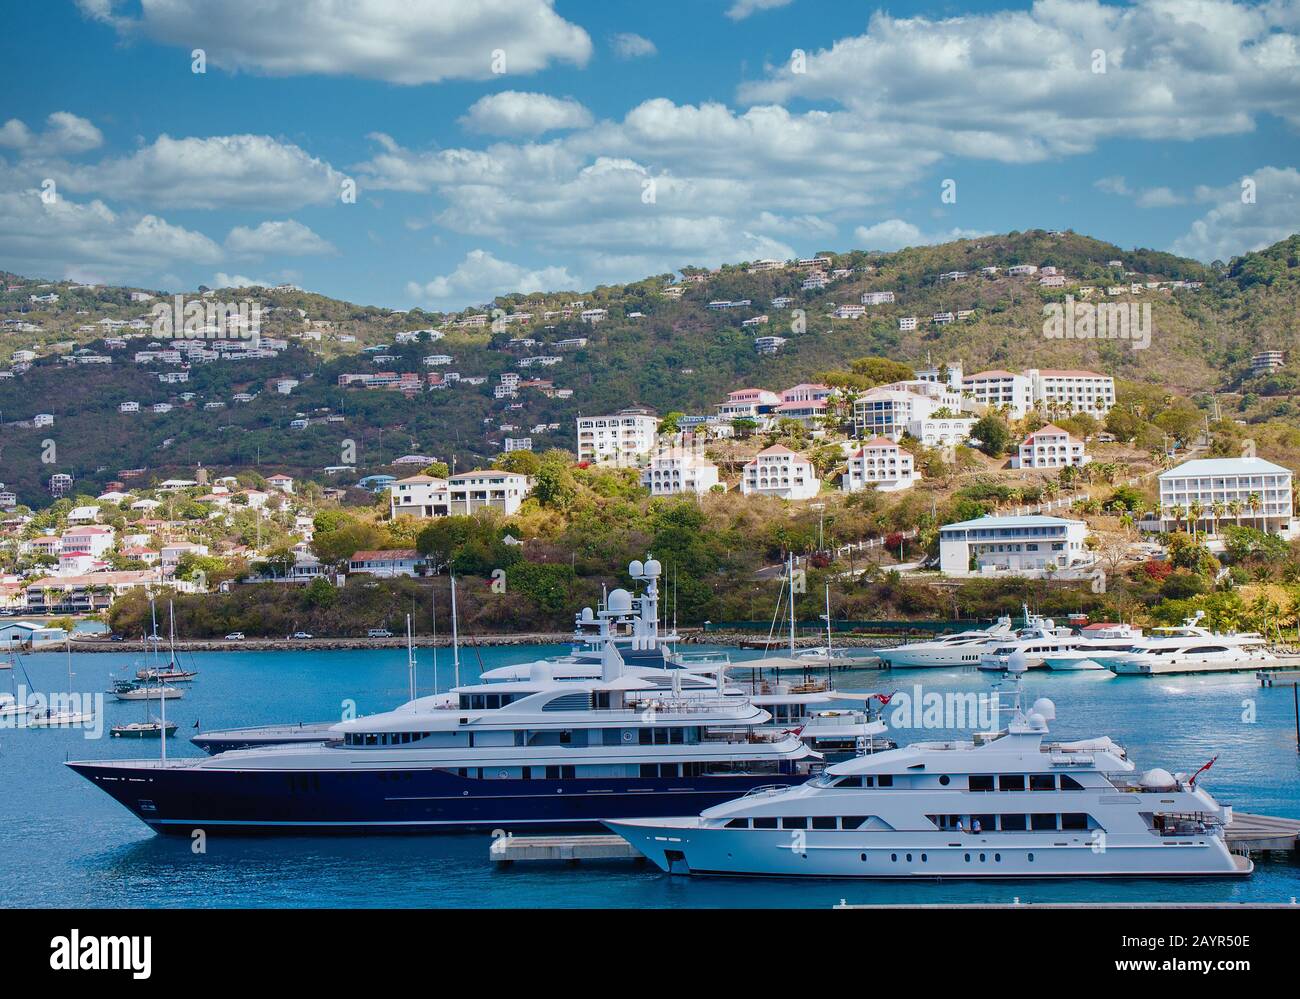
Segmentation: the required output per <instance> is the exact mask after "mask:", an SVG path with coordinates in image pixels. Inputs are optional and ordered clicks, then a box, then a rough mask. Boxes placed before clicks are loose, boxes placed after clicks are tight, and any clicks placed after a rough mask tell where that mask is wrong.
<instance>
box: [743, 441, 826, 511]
mask: <svg viewBox="0 0 1300 999" xmlns="http://www.w3.org/2000/svg"><path fill="white" fill-rule="evenodd" d="M821 487H822V484H821V480H820V479H818V478H817V472H816V470H815V469H814V468H813V466H812V462H810V461H809V460H808V459H807V458H805V457H804V456H803V455H802V454H798V453H797V452H795V451H791V450H790V449H789V448H788V447H783V446H782V445H780V444H774V445H772V446H771V447H770V448H767V450H765V451H760V452H758V454H757V455H755V456H754V460H753V461H751V462H750V463H749V464H747V465H746V466H745V469H744V472H743V474H742V475H741V479H740V491H741V493H742V494H744V495H745V496H774V497H776V498H777V499H787V500H803V499H811V498H812V497H814V496H816V495H817V494H818V493H819V492H820V491H821Z"/></svg>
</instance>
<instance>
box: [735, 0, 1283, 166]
mask: <svg viewBox="0 0 1300 999" xmlns="http://www.w3.org/2000/svg"><path fill="white" fill-rule="evenodd" d="M1296 28H1297V19H1296V17H1295V13H1294V8H1293V7H1290V6H1289V5H1286V4H1264V5H1246V4H1243V3H1233V2H1231V0H1197V2H1195V3H1184V2H1181V0H1139V2H1136V3H1134V4H1132V5H1131V6H1130V5H1126V6H1110V5H1106V4H1102V3H1098V2H1096V0H1038V2H1037V3H1035V4H1034V5H1033V6H1032V7H1031V8H1030V9H1028V10H1011V11H999V12H991V13H987V14H970V15H963V16H961V17H952V18H946V19H942V20H934V19H929V18H925V17H913V18H895V17H891V16H889V15H888V14H883V13H877V14H875V15H873V16H872V18H871V20H870V23H869V25H868V29H867V31H866V33H865V34H862V35H858V36H854V37H851V38H845V39H842V40H840V41H837V42H835V43H834V45H832V46H831V47H830V48H829V49H824V50H820V51H816V52H809V53H808V55H807V59H806V63H805V64H804V65H803V66H795V65H794V64H786V65H782V66H776V67H769V68H768V71H767V76H766V78H765V79H762V80H758V81H753V82H750V83H748V84H746V85H744V86H742V88H741V90H740V95H741V99H742V100H743V101H746V102H751V103H765V102H776V103H787V102H789V101H792V100H796V99H804V100H808V101H813V102H819V103H825V102H829V103H831V104H834V105H838V106H840V107H842V108H845V109H847V110H850V111H852V112H853V114H854V115H855V116H856V117H857V118H858V119H859V121H860V122H861V123H862V124H861V126H860V127H867V128H875V127H879V126H881V125H889V124H895V125H910V126H912V128H911V131H912V134H914V135H918V137H919V138H922V139H923V140H927V145H926V148H933V149H938V150H939V151H941V152H943V153H945V154H955V155H961V156H973V157H978V158H985V159H998V160H1003V161H1007V162H1032V161H1039V160H1043V159H1046V158H1049V157H1053V156H1061V155H1069V154H1075V153H1079V152H1085V151H1088V150H1091V149H1093V148H1094V147H1095V145H1096V143H1097V142H1098V141H1100V140H1102V139H1105V138H1108V137H1115V136H1119V137H1124V138H1127V139H1135V138H1141V139H1192V138H1197V139H1199V138H1203V137H1206V136H1213V135H1230V134H1238V133H1242V132H1247V131H1249V130H1251V129H1252V128H1253V127H1254V122H1255V119H1256V118H1257V117H1258V116H1259V115H1262V114H1275V115H1279V116H1281V117H1284V118H1285V119H1287V120H1288V121H1289V122H1291V123H1292V124H1300V99H1298V98H1300V79H1298V77H1297V72H1296V65H1297V56H1296V53H1297V47H1298V41H1297V34H1296ZM1098 49H1100V50H1102V51H1103V52H1104V53H1105V55H1106V62H1105V66H1104V69H1105V72H1095V71H1094V61H1093V55H1092V53H1093V52H1094V50H1098ZM918 129H919V130H924V129H938V130H940V131H938V132H936V133H935V134H933V135H930V136H928V137H927V136H925V135H924V133H923V132H918V131H917V130H918ZM930 143H933V144H930ZM905 148H906V147H905Z"/></svg>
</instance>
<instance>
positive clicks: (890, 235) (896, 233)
mask: <svg viewBox="0 0 1300 999" xmlns="http://www.w3.org/2000/svg"><path fill="white" fill-rule="evenodd" d="M987 235H988V233H987V232H984V231H981V230H979V229H960V228H953V229H949V230H948V231H947V232H932V233H924V232H922V231H921V229H920V227H918V226H915V225H913V224H912V223H911V222H907V221H905V220H903V219H885V220H884V221H883V222H877V223H875V224H874V225H869V226H863V225H860V226H858V227H857V228H856V229H854V230H853V241H854V246H856V247H858V248H859V249H863V250H889V251H892V250H901V249H903V248H904V247H907V246H932V245H934V244H935V243H947V242H950V241H952V240H954V239H974V238H975V237H977V236H987Z"/></svg>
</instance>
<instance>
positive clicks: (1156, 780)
mask: <svg viewBox="0 0 1300 999" xmlns="http://www.w3.org/2000/svg"><path fill="white" fill-rule="evenodd" d="M1138 783H1139V784H1140V785H1141V786H1142V789H1143V790H1145V791H1168V790H1171V789H1172V788H1174V787H1176V786H1177V782H1176V781H1175V780H1174V775H1173V774H1171V773H1170V772H1169V771H1168V770H1162V769H1160V768H1159V767H1156V768H1155V769H1154V770H1148V771H1147V772H1146V773H1144V774H1143V775H1142V779H1141V780H1140V781H1138Z"/></svg>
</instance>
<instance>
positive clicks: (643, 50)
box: [609, 31, 659, 59]
mask: <svg viewBox="0 0 1300 999" xmlns="http://www.w3.org/2000/svg"><path fill="white" fill-rule="evenodd" d="M609 44H610V47H611V48H613V50H614V54H615V55H616V56H618V57H619V58H620V59H640V58H641V57H642V56H652V55H655V54H657V53H658V51H659V50H658V49H657V48H655V43H654V42H652V41H650V39H648V38H645V37H643V36H641V35H638V34H634V33H633V32H631V31H624V32H620V33H619V34H617V35H615V36H614V37H613V38H611V39H610V40H609Z"/></svg>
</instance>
